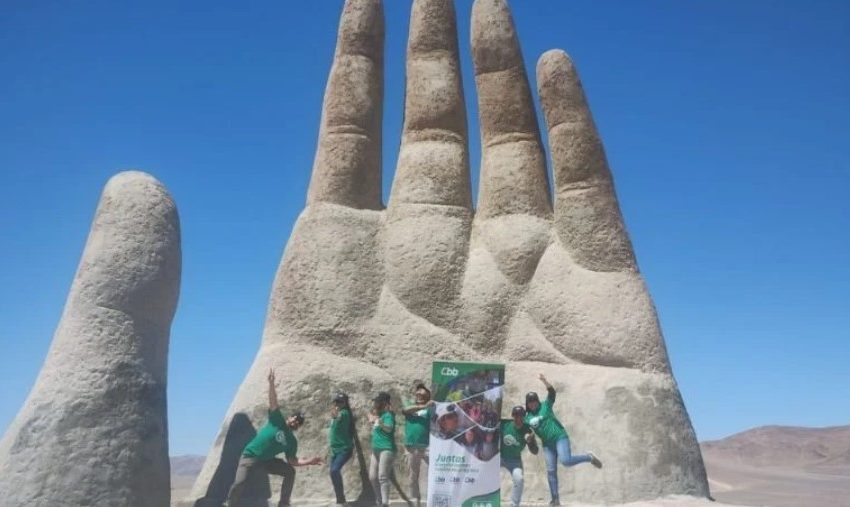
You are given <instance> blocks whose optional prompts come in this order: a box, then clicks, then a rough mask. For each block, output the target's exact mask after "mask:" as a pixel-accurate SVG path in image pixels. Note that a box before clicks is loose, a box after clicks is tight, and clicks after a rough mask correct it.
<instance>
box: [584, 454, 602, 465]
mask: <svg viewBox="0 0 850 507" xmlns="http://www.w3.org/2000/svg"><path fill="white" fill-rule="evenodd" d="M587 455H588V456H590V464H591V465H593V466H595V467H596V468H602V460H600V459H599V458H597V457H596V455H595V454H593V453H592V452H589V453H587Z"/></svg>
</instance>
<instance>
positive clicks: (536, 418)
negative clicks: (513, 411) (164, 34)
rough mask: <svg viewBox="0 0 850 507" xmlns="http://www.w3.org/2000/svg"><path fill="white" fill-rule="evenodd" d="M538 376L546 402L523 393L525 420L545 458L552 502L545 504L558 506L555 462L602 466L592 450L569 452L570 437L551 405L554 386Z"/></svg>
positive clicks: (558, 495)
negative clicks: (538, 438)
mask: <svg viewBox="0 0 850 507" xmlns="http://www.w3.org/2000/svg"><path fill="white" fill-rule="evenodd" d="M538 378H539V379H540V381H541V382H543V385H544V386H546V392H547V395H546V401H544V402H543V403H541V402H540V397H539V396H538V395H537V393H535V392H530V393H528V394H526V395H525V410H526V414H525V422H526V424H528V425H529V426H531V429H533V430H534V433H536V434H537V436H538V437H540V440H541V441H542V442H543V457H544V458H545V459H546V475H547V478H548V480H549V493H550V495H551V496H552V501H551V502H549V505H561V502H560V494H559V492H558V462H559V461H560V462H561V464H562V465H563V466H565V467H571V466H575V465H578V464H580V463H591V464H592V465H593V466H595V467H596V468H602V462H601V461H600V460H599V458H597V457H596V455H595V454H593V453H592V452H588V453H586V454H572V453H571V451H570V439H569V436H567V430H565V429H564V425H563V424H561V422H560V421H559V420H558V418H557V417H555V413H554V412H553V411H552V405H553V404H554V403H555V388H554V387H552V384H550V383H549V381H548V380H546V377H545V376H544V375H543V374H542V373H541V374H540V375H539V376H538Z"/></svg>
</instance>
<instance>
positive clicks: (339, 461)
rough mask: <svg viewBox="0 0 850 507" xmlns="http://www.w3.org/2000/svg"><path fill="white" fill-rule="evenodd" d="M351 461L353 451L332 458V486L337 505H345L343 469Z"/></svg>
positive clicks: (343, 452)
mask: <svg viewBox="0 0 850 507" xmlns="http://www.w3.org/2000/svg"><path fill="white" fill-rule="evenodd" d="M349 459H351V449H349V450H347V451H342V452H341V453H339V454H334V455H333V457H332V458H331V465H330V468H331V484H333V486H334V494H335V495H336V503H345V491H344V490H343V486H342V467H343V466H345V464H346V463H347V462H348V460H349Z"/></svg>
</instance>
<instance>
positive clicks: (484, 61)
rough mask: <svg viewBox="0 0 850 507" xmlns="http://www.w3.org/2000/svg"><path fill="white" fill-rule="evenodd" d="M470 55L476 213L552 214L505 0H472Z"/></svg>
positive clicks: (540, 150) (542, 159)
mask: <svg viewBox="0 0 850 507" xmlns="http://www.w3.org/2000/svg"><path fill="white" fill-rule="evenodd" d="M472 58H473V62H474V64H475V82H476V85H477V88H478V106H479V116H480V123H481V145H482V162H481V183H480V190H479V205H478V212H477V213H478V215H479V216H482V217H485V218H486V217H495V216H500V215H505V214H510V213H523V214H529V215H534V216H539V217H548V216H550V214H551V205H550V198H549V182H548V179H547V176H546V159H545V156H544V152H543V148H542V144H541V141H540V132H539V129H538V127H537V116H536V114H535V112H534V103H533V101H532V97H531V91H530V89H529V85H528V78H527V77H526V73H525V65H524V63H523V58H522V53H521V51H520V47H519V41H518V39H517V34H516V29H515V28H514V23H513V19H512V17H511V13H510V10H509V9H508V6H507V4H506V3H505V1H504V0H476V2H475V4H474V5H473V8H472Z"/></svg>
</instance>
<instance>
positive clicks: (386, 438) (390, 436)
mask: <svg viewBox="0 0 850 507" xmlns="http://www.w3.org/2000/svg"><path fill="white" fill-rule="evenodd" d="M380 418H381V424H383V425H384V426H387V427H389V428H390V431H388V432H387V431H384V429H383V428H382V427H381V426H378V425H375V426H374V427H373V428H372V450H373V451H393V452H395V450H396V447H395V416H394V415H393V413H392V412H390V411H386V412H384V413H383V414H381V416H380Z"/></svg>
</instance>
